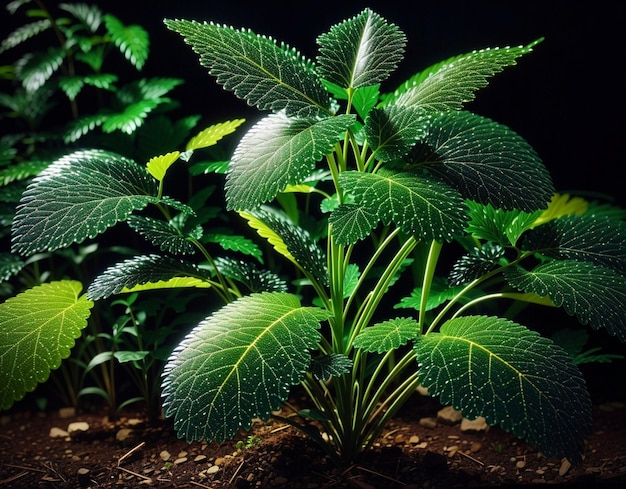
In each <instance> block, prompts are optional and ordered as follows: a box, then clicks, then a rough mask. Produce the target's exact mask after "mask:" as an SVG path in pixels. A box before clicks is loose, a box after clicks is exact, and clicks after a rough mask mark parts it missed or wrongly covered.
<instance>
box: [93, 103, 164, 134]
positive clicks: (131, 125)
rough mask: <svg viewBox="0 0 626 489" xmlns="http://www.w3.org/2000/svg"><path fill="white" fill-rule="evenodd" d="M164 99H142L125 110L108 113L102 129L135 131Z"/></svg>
mask: <svg viewBox="0 0 626 489" xmlns="http://www.w3.org/2000/svg"><path fill="white" fill-rule="evenodd" d="M163 101H164V99H151V100H140V101H139V102H135V103H133V104H131V105H129V106H127V107H125V108H124V111H123V112H120V113H117V114H110V115H107V116H106V118H105V120H104V123H103V124H102V130H103V131H104V132H106V133H110V132H113V131H116V130H120V131H122V132H123V133H125V134H132V133H134V132H135V131H136V130H137V129H138V128H139V127H140V126H141V125H142V124H143V122H144V120H145V119H146V117H147V116H148V114H149V113H150V112H152V111H153V110H154V109H155V108H156V107H157V106H158V105H159V104H160V103H162V102H163Z"/></svg>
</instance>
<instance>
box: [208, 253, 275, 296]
mask: <svg viewBox="0 0 626 489" xmlns="http://www.w3.org/2000/svg"><path fill="white" fill-rule="evenodd" d="M215 266H216V267H217V269H218V270H219V271H220V273H222V275H224V276H226V277H228V278H230V279H233V280H236V281H237V282H239V283H241V284H243V285H245V286H246V287H247V288H248V290H249V291H250V292H251V293H253V292H287V283H286V282H285V280H284V279H282V278H280V277H279V276H278V275H276V274H275V273H273V272H271V271H270V270H260V269H259V268H258V267H256V266H255V265H254V264H253V263H250V262H245V261H243V260H235V259H232V258H224V257H219V258H216V259H215Z"/></svg>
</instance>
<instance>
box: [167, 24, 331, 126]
mask: <svg viewBox="0 0 626 489" xmlns="http://www.w3.org/2000/svg"><path fill="white" fill-rule="evenodd" d="M165 25H166V26H167V27H168V28H169V29H171V30H172V31H175V32H178V33H179V34H181V35H182V36H183V38H184V40H185V42H186V43H187V44H189V45H190V46H191V47H192V48H193V50H194V51H195V52H196V53H197V54H198V55H199V56H200V63H201V64H202V66H204V67H205V68H208V70H209V73H210V74H211V75H213V76H215V77H216V78H217V83H219V84H220V85H223V86H224V89H225V90H232V91H233V92H234V94H235V95H236V96H237V97H239V98H241V99H244V100H246V101H247V102H248V104H250V105H253V106H256V107H257V108H258V109H259V110H271V111H272V112H278V111H281V110H284V111H285V112H286V113H287V115H289V116H298V117H309V116H318V115H329V114H330V111H329V108H330V98H329V96H328V93H327V92H326V90H325V89H324V86H323V85H322V83H321V81H320V80H319V78H318V77H317V75H316V73H315V71H314V69H313V64H312V63H311V61H309V60H306V59H305V58H304V57H302V55H301V54H300V53H298V52H297V51H296V50H295V49H291V48H289V46H286V45H284V44H281V45H278V44H277V43H276V41H275V40H273V39H272V38H270V37H266V36H261V35H257V34H255V33H254V32H252V31H250V30H248V29H241V30H237V29H234V28H232V27H226V26H222V25H218V24H214V23H213V22H211V23H206V22H205V23H199V22H196V21H188V20H170V19H166V20H165Z"/></svg>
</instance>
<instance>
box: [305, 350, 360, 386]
mask: <svg viewBox="0 0 626 489" xmlns="http://www.w3.org/2000/svg"><path fill="white" fill-rule="evenodd" d="M351 367H352V360H350V358H349V357H348V356H346V355H344V354H342V353H331V354H330V355H322V356H319V357H315V358H313V361H312V362H311V373H312V374H313V376H314V377H315V378H316V379H318V380H321V381H323V382H326V381H327V380H329V379H330V378H331V377H339V376H340V375H343V374H347V373H349V372H350V368H351Z"/></svg>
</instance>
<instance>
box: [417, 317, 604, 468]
mask: <svg viewBox="0 0 626 489" xmlns="http://www.w3.org/2000/svg"><path fill="white" fill-rule="evenodd" d="M415 354H416V355H417V361H418V364H419V366H420V370H419V373H418V375H419V380H420V382H421V384H422V385H423V386H424V387H426V388H428V392H429V394H432V395H435V396H439V398H440V400H441V402H442V403H443V404H444V405H452V406H453V407H454V408H455V409H458V410H460V411H461V412H462V413H463V415H464V416H465V417H467V418H469V419H473V418H475V417H477V416H484V417H485V419H486V420H487V423H489V424H491V425H494V424H499V425H500V427H501V428H502V429H504V430H505V431H510V432H512V433H513V434H514V435H515V436H517V437H519V438H522V439H524V440H526V441H527V442H529V443H530V444H532V445H535V446H536V447H537V448H539V449H540V450H541V452H542V453H544V454H545V455H546V456H551V455H556V456H558V457H567V458H568V459H569V460H570V461H571V462H574V463H575V462H578V461H580V460H581V454H582V453H583V450H584V448H585V443H584V440H585V438H586V437H587V436H588V435H589V433H590V430H591V421H592V418H591V400H590V398H589V393H588V392H587V390H586V387H585V381H584V379H583V377H582V375H581V373H580V372H579V370H578V369H577V368H576V366H575V365H574V364H573V363H572V360H571V358H570V357H569V355H568V354H567V353H566V352H565V351H564V350H563V349H561V348H560V347H558V346H557V345H555V344H554V343H553V342H552V341H550V340H548V339H547V338H542V337H541V336H539V334H537V333H536V332H534V331H530V330H528V329H526V328H524V327H523V326H520V325H519V324H516V323H514V322H511V321H508V320H506V319H502V318H494V317H486V316H468V317H460V318H456V319H452V320H450V321H448V322H447V323H445V324H444V325H443V326H442V327H441V331H440V332H439V333H433V334H428V335H425V336H420V337H418V338H417V339H416V341H415Z"/></svg>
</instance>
